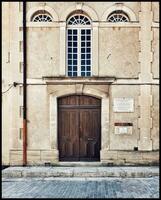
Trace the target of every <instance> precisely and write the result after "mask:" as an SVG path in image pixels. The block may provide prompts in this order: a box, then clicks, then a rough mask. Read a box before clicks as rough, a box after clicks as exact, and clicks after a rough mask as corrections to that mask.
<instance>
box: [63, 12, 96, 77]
mask: <svg viewBox="0 0 161 200" xmlns="http://www.w3.org/2000/svg"><path fill="white" fill-rule="evenodd" d="M78 15H79V14H78ZM81 15H82V14H81ZM84 16H85V15H84ZM85 17H86V16H85ZM70 18H71V17H70ZM87 18H88V17H87ZM88 19H89V18H88ZM67 23H68V21H67ZM70 29H72V30H77V32H78V46H77V48H78V52H77V55H78V57H77V60H78V64H77V67H78V68H77V76H76V77H91V76H92V75H93V74H92V71H93V70H92V66H93V65H92V61H93V59H92V55H93V48H92V47H93V30H92V24H91V20H90V25H80V24H79V25H68V24H67V29H66V76H67V77H75V76H68V30H70ZM82 29H83V30H85V29H90V31H91V34H90V35H91V41H90V42H91V46H90V49H91V52H90V54H91V58H90V62H91V64H90V76H81V58H80V56H81V52H80V50H81V38H80V36H81V30H82Z"/></svg>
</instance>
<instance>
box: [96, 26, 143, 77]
mask: <svg viewBox="0 0 161 200" xmlns="http://www.w3.org/2000/svg"><path fill="white" fill-rule="evenodd" d="M138 56H139V29H138V28H125V27H123V28H120V27H119V28H118V27H113V28H111V27H107V28H99V75H100V76H116V77H121V78H128V77H130V78H137V77H138V73H139V71H140V69H139V68H140V67H139V63H138Z"/></svg>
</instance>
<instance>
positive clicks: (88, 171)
mask: <svg viewBox="0 0 161 200" xmlns="http://www.w3.org/2000/svg"><path fill="white" fill-rule="evenodd" d="M152 176H159V167H158V166H150V167H146V166H145V167H140V166H138V167H137V166H135V167H130V166H129V167H127V166H126V167H122V166H121V167H118V166H117V167H109V166H108V167H89V166H86V167H85V166H84V167H53V166H52V167H48V166H32V167H8V168H6V169H4V170H2V178H25V177H28V178H47V177H124V178H147V177H152Z"/></svg>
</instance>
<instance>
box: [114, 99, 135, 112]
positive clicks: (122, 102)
mask: <svg viewBox="0 0 161 200" xmlns="http://www.w3.org/2000/svg"><path fill="white" fill-rule="evenodd" d="M113 111H114V112H134V99H133V98H114V103H113Z"/></svg>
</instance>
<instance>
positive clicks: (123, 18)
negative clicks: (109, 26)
mask: <svg viewBox="0 0 161 200" xmlns="http://www.w3.org/2000/svg"><path fill="white" fill-rule="evenodd" d="M107 21H108V22H114V23H115V22H129V21H130V20H129V17H128V16H127V15H126V14H125V13H124V12H122V11H119V10H117V11H114V12H113V13H111V14H110V15H109V17H108V18H107Z"/></svg>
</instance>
